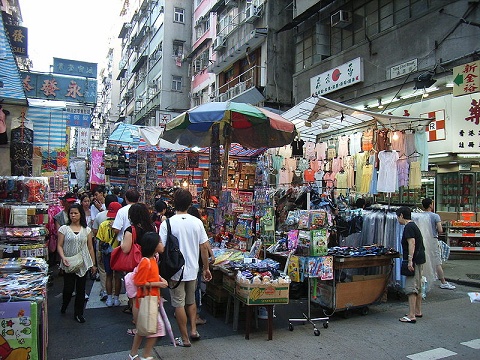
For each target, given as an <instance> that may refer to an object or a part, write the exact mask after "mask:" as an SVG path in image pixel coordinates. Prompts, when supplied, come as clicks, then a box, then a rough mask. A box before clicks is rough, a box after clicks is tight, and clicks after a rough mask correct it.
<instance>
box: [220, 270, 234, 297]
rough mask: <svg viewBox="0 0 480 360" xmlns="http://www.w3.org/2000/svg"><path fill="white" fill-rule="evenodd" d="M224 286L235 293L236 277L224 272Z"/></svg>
mask: <svg viewBox="0 0 480 360" xmlns="http://www.w3.org/2000/svg"><path fill="white" fill-rule="evenodd" d="M223 288H224V289H225V290H227V291H228V292H229V293H232V294H233V293H234V292H235V277H233V276H228V275H225V274H223Z"/></svg>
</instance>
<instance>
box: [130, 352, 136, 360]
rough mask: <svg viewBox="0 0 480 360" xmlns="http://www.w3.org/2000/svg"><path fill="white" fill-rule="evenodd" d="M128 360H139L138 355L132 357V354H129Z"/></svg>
mask: <svg viewBox="0 0 480 360" xmlns="http://www.w3.org/2000/svg"><path fill="white" fill-rule="evenodd" d="M128 358H129V359H130V360H135V359H138V354H137V355H133V356H132V355H130V353H128Z"/></svg>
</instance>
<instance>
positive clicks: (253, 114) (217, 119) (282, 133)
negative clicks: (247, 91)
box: [162, 101, 296, 149]
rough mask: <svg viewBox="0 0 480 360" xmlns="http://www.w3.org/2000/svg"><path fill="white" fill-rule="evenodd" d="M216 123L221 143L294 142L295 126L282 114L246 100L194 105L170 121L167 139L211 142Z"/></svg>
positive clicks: (252, 146) (183, 142)
mask: <svg viewBox="0 0 480 360" xmlns="http://www.w3.org/2000/svg"><path fill="white" fill-rule="evenodd" d="M213 124H219V125H220V143H221V144H224V145H225V149H227V147H228V144H229V143H238V144H240V145H242V146H244V147H246V148H250V149H258V148H263V147H267V148H271V147H280V146H283V145H287V144H290V143H291V142H292V141H293V139H294V137H295V135H296V130H295V126H294V125H293V123H292V122H290V121H289V120H286V119H284V118H283V117H282V116H281V115H278V114H275V113H273V112H271V111H269V110H266V109H263V108H260V107H257V106H253V105H250V104H245V103H236V102H232V101H227V102H209V103H205V104H202V105H199V106H197V107H195V108H193V109H190V110H188V111H186V112H184V113H182V114H180V115H179V116H177V117H176V118H174V119H172V120H171V121H169V122H168V123H167V124H166V128H165V131H164V133H163V136H162V137H163V139H165V140H167V141H170V142H172V143H175V142H178V143H179V144H181V145H185V146H188V147H193V146H199V147H208V146H210V145H211V130H212V125H213Z"/></svg>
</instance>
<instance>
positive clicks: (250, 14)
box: [245, 5, 260, 23]
mask: <svg viewBox="0 0 480 360" xmlns="http://www.w3.org/2000/svg"><path fill="white" fill-rule="evenodd" d="M259 13H260V10H259V8H257V7H256V6H255V5H248V6H247V7H246V8H245V22H247V23H252V22H254V21H255V20H256V19H257V18H258V14H259Z"/></svg>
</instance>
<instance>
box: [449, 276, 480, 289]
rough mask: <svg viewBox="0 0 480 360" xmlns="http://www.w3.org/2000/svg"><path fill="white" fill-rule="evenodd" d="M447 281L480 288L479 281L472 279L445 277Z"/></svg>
mask: <svg viewBox="0 0 480 360" xmlns="http://www.w3.org/2000/svg"><path fill="white" fill-rule="evenodd" d="M445 280H447V281H448V282H452V283H455V284H459V285H464V286H470V287H475V288H480V282H479V281H472V280H462V279H452V278H447V277H446V278H445Z"/></svg>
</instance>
